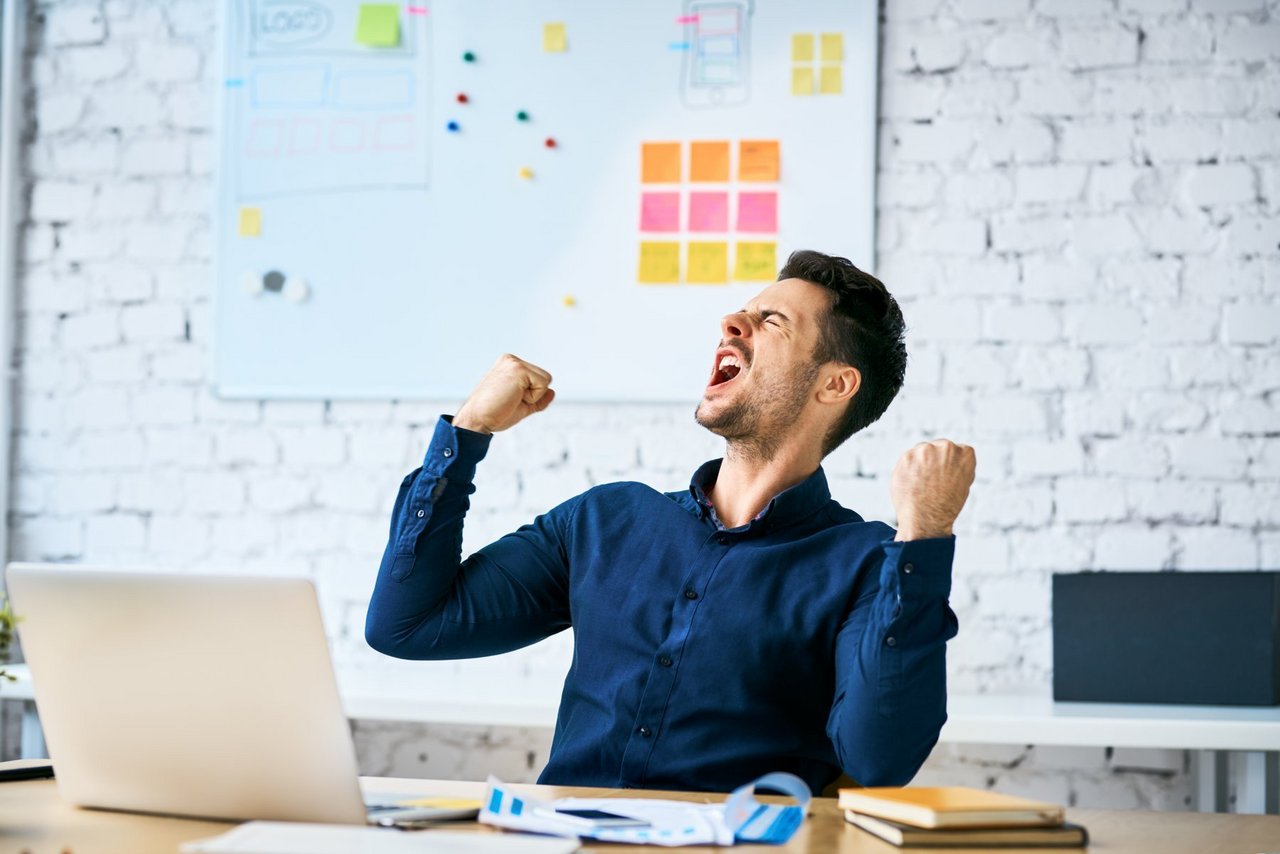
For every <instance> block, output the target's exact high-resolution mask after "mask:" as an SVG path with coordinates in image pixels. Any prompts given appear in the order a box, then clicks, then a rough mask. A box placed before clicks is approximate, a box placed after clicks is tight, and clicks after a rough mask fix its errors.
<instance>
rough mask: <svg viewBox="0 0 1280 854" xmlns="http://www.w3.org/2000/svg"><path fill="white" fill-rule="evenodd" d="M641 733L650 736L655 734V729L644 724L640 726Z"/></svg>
mask: <svg viewBox="0 0 1280 854" xmlns="http://www.w3.org/2000/svg"><path fill="white" fill-rule="evenodd" d="M640 734H641V735H642V736H644V737H645V738H648V737H649V736H651V735H653V730H651V729H649V728H648V727H647V726H642V727H640Z"/></svg>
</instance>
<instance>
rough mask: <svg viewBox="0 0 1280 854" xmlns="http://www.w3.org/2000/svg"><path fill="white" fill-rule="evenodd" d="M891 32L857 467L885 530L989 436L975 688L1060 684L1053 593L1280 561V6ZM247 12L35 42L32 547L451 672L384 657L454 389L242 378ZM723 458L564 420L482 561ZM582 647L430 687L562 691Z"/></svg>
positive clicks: (979, 545) (402, 746)
mask: <svg viewBox="0 0 1280 854" xmlns="http://www.w3.org/2000/svg"><path fill="white" fill-rule="evenodd" d="M883 11H884V17H885V22H884V29H883V63H882V80H881V112H882V119H881V123H880V125H881V127H880V138H881V148H880V163H879V182H880V185H879V215H880V223H881V228H880V241H879V264H878V272H879V273H880V274H881V275H882V276H883V277H884V278H885V280H886V282H887V283H888V285H889V287H890V288H891V289H892V290H894V291H895V293H897V294H898V295H899V297H900V299H901V301H902V304H903V308H904V311H905V314H906V317H907V321H908V324H909V326H910V331H909V334H910V346H911V349H912V364H911V368H910V371H909V375H908V381H907V388H906V390H904V392H903V394H902V395H901V397H900V399H899V400H898V401H897V402H895V404H894V406H893V407H892V409H891V410H890V412H889V413H888V414H887V415H886V416H885V418H883V419H882V420H881V422H880V423H878V424H876V425H875V426H874V427H872V428H871V429H870V430H868V431H867V432H866V434H865V435H863V436H859V437H857V438H855V439H854V440H853V441H852V442H851V443H850V445H849V446H848V447H846V448H844V449H842V450H841V451H840V452H839V453H838V454H836V455H835V456H833V457H832V458H831V460H829V462H828V469H829V473H830V475H831V483H832V487H833V491H834V492H835V493H836V497H837V498H839V499H840V500H842V501H844V502H845V503H847V504H849V505H850V506H852V507H854V508H856V509H858V510H859V511H861V512H863V513H864V514H866V515H868V516H871V517H885V516H887V515H888V514H890V513H891V507H890V505H889V502H888V497H887V493H888V489H887V483H886V478H887V476H888V472H889V470H890V469H891V467H892V464H893V462H894V460H895V459H896V457H897V455H898V454H899V453H901V451H902V450H904V449H905V448H906V447H908V446H910V445H911V444H912V443H914V442H916V441H919V440H923V439H929V438H933V437H935V436H937V435H949V436H952V437H954V438H956V439H959V440H962V441H969V442H972V443H973V444H974V445H975V446H976V447H977V449H978V455H979V460H980V466H979V472H978V481H977V483H976V485H975V488H974V491H973V498H972V504H971V506H970V507H969V509H968V510H967V511H966V513H965V515H964V516H962V517H961V520H960V523H959V530H960V532H961V542H960V546H959V548H958V554H957V566H956V579H955V597H954V604H955V607H956V609H957V611H958V612H959V614H960V617H961V620H962V630H961V634H960V636H959V638H958V639H957V640H956V642H955V646H954V649H953V654H952V656H951V659H950V671H951V685H952V686H953V689H955V690H997V689H1002V688H1033V689H1040V690H1044V689H1045V688H1046V687H1047V685H1048V680H1049V679H1050V676H1051V648H1050V642H1049V637H1050V635H1049V589H1050V588H1049V580H1050V575H1051V574H1052V573H1053V572H1055V571H1075V570H1080V569H1085V568H1109V569H1160V568H1173V569H1182V568H1210V569H1213V568H1239V567H1250V566H1257V565H1259V561H1262V562H1265V563H1266V564H1267V565H1268V566H1270V567H1273V568H1274V566H1275V564H1276V563H1277V562H1278V561H1280V502H1278V501H1277V495H1278V494H1280V484H1278V483H1277V481H1278V480H1280V448H1278V446H1277V445H1278V443H1277V438H1276V437H1277V434H1278V433H1280V411H1278V408H1280V396H1278V395H1280V357H1278V356H1277V351H1276V347H1277V344H1278V343H1280V340H1278V339H1280V119H1277V112H1278V111H1280V2H1277V0H1270V2H1267V0H888V2H887V3H885V4H883ZM214 20H215V4H214V2H213V0H181V2H161V0H155V2H145V3H129V2H102V0H99V1H98V2H93V0H88V2H82V1H81V0H59V2H53V1H52V0H45V2H43V3H42V4H41V5H40V7H39V9H38V20H35V21H33V27H34V38H33V39H32V40H31V44H32V48H31V51H32V56H31V70H32V74H33V80H34V82H33V85H32V91H31V92H30V98H29V101H28V103H29V121H30V123H31V124H30V128H29V132H28V134H27V137H28V138H29V140H30V141H29V146H28V148H27V149H26V151H25V158H24V162H25V164H26V169H27V177H28V182H29V185H30V196H29V206H28V209H27V216H26V222H25V226H24V227H25V234H24V236H23V241H22V243H23V248H24V258H23V268H22V274H21V283H20V292H19V295H18V296H19V299H18V302H19V317H18V332H17V334H18V352H17V364H18V391H17V407H16V410H17V412H16V420H15V430H14V444H15V467H14V481H13V485H12V486H13V495H14V507H13V514H12V518H11V520H10V525H11V530H12V533H13V556H14V557H16V558H23V559H56V560H72V561H95V562H123V561H139V560H140V561H148V562H164V563H169V564H178V565H183V566H193V567H232V566H235V567H246V568H253V569H259V570H262V571H284V570H294V569H299V568H300V569H303V570H307V571H310V572H311V573H313V574H314V575H315V577H316V578H317V579H318V580H319V583H320V585H321V589H322V595H323V597H324V599H325V603H324V604H325V614H326V619H327V620H328V621H329V627H330V630H331V634H332V635H333V638H334V642H335V654H336V655H337V657H338V661H339V666H340V667H341V668H343V669H344V670H345V671H349V670H352V669H364V670H370V671H375V672H376V671H379V670H380V669H385V670H386V671H387V672H388V673H391V672H394V673H396V674H398V675H399V678H404V677H405V674H408V677H407V678H410V679H413V678H419V677H417V674H420V673H422V672H423V671H422V670H421V669H418V668H419V667H420V666H419V665H412V666H410V667H408V668H407V669H403V668H393V666H392V665H391V664H390V663H389V662H387V661H385V660H383V659H381V658H380V657H379V656H377V655H375V654H373V653H371V652H370V651H368V650H367V649H365V648H364V647H363V644H362V643H361V642H360V632H361V622H362V619H363V610H364V605H365V601H364V600H365V598H366V597H367V595H368V590H369V587H370V584H371V580H372V575H373V572H374V569H375V567H376V561H377V559H378V556H379V554H380V551H381V548H382V545H383V538H384V536H385V527H386V522H387V520H386V513H387V511H388V509H389V507H390V504H391V501H392V498H393V497H394V492H395V488H396V485H397V484H398V482H399V479H400V477H401V476H402V475H403V473H404V472H405V471H406V470H407V469H409V468H410V467H412V466H413V465H414V464H415V460H416V458H417V456H418V455H419V454H421V452H422V449H423V447H424V445H425V442H426V439H427V436H428V435H429V431H430V429H431V425H432V423H433V421H434V419H435V416H436V414H437V413H439V412H440V411H448V410H451V409H452V408H453V407H454V406H456V401H441V402H428V403H420V402H415V403H403V402H372V403H345V402H337V401H335V402H282V401H267V402H257V401H222V400H218V399H216V398H214V397H213V396H211V395H210V393H209V392H208V390H207V388H206V385H205V367H206V365H207V359H208V354H209V348H210V345H211V341H210V324H209V293H208V292H209V285H208V282H209V276H210V269H209V261H210V255H211V249H210V243H209V234H210V222H209V211H210V206H211V204H212V192H213V172H214V163H213V140H214V130H215V121H214V116H213V104H214V100H215V97H214V96H215V85H214V80H213V78H212V75H213V73H214V72H213V69H214V68H215V66H216V57H215V54H214V47H215V33H214V26H215V24H214ZM818 248H823V249H829V250H838V249H839V247H818ZM549 367H551V368H552V369H554V367H555V366H549ZM718 449H719V448H718V444H717V442H716V441H714V438H713V437H710V436H709V435H708V434H706V433H704V432H702V431H701V430H699V429H698V428H697V427H696V426H695V425H694V424H693V423H692V420H691V418H690V413H689V412H688V411H687V409H686V408H685V407H664V406H623V407H599V406H570V405H557V406H556V407H553V408H552V410H550V411H549V412H547V413H546V414H545V415H543V416H541V417H539V418H537V419H534V420H533V421H531V422H530V423H528V424H526V425H522V426H521V427H520V428H519V429H518V430H517V431H515V433H513V434H509V435H504V436H502V437H500V438H499V439H498V440H497V441H496V442H495V445H494V447H493V451H492V453H491V455H490V459H489V460H488V461H487V462H486V464H485V466H484V467H483V468H482V470H481V473H480V475H479V478H478V486H479V492H478V493H477V495H476V499H475V509H474V510H473V512H472V515H471V517H470V518H469V520H468V525H467V529H466V539H467V544H466V545H467V548H474V547H476V546H478V545H481V544H483V543H484V542H487V541H488V540H490V539H492V538H494V537H496V536H498V535H500V534H502V533H504V532H506V531H508V530H511V529H512V528H514V527H516V526H518V525H519V524H521V523H522V522H524V521H527V520H528V519H529V518H530V517H531V516H532V515H533V514H534V513H537V512H540V511H542V510H545V509H546V508H547V507H548V506H550V505H551V504H553V503H557V502H559V501H561V500H563V499H564V498H566V497H568V496H569V495H571V494H573V493H575V492H577V491H580V490H582V489H584V488H586V487H587V486H589V485H591V484H592V483H597V482H601V481H605V480H612V479H619V478H632V479H638V480H644V481H646V482H649V483H652V484H654V485H655V486H659V487H662V488H676V487H679V486H680V485H681V484H682V483H685V482H687V481H686V478H687V477H688V475H689V473H690V472H691V471H692V469H693V468H694V466H696V465H697V464H698V463H699V462H701V461H702V460H703V459H706V458H707V457H710V456H713V455H715V454H717V452H718ZM570 644H571V639H570V638H569V637H568V636H567V635H565V636H561V637H558V638H556V639H553V640H552V641H551V642H549V643H548V644H544V645H542V646H539V647H535V648H533V649H531V650H529V651H526V652H523V653H520V654H516V655H513V656H508V657H503V658H500V659H496V660H492V661H485V662H472V663H461V664H457V665H440V666H439V667H438V668H437V669H435V670H433V671H432V673H433V674H436V675H435V676H434V677H433V678H436V679H441V678H443V679H448V678H451V677H450V674H461V675H462V676H465V675H466V674H473V675H474V674H481V675H483V674H491V675H492V674H502V678H504V679H509V680H516V683H517V684H519V681H520V680H524V682H525V683H526V684H528V683H533V682H539V683H546V682H554V681H555V680H556V679H558V678H559V677H560V674H561V673H562V672H563V669H564V665H565V662H566V661H567V658H566V656H567V653H568V650H569V649H570ZM357 738H358V743H359V745H360V748H361V757H362V764H363V765H364V766H365V767H366V768H367V769H368V770H373V771H379V772H387V773H420V774H425V775H429V776H431V775H434V776H447V775H449V774H457V775H460V776H470V777H474V776H477V775H479V774H480V773H481V772H483V771H486V770H490V769H492V768H498V769H501V770H502V771H503V773H505V774H507V775H508V776H510V777H512V778H513V779H516V778H529V777H531V776H532V775H533V774H535V773H536V771H537V769H538V768H539V767H540V766H541V764H542V762H543V761H544V759H545V754H546V747H547V741H546V733H544V732H539V731H519V730H496V729H492V728H479V729H477V728H475V727H469V728H467V727H455V728H439V727H433V728H431V729H430V730H429V731H424V730H421V729H417V728H403V727H400V728H397V727H388V726H382V725H378V726H373V725H361V726H360V727H359V728H358V730H357ZM1148 753H1150V754H1152V755H1150V756H1148V755H1146V754H1148ZM1122 754H1123V755H1122ZM1155 754H1159V755H1155ZM920 779H921V782H928V781H936V782H964V783H970V784H977V785H986V784H994V785H998V786H1000V787H1001V788H1003V789H1006V790H1009V791H1021V792H1024V793H1027V794H1032V795H1041V796H1044V797H1048V798H1051V799H1054V800H1059V801H1063V802H1068V803H1073V804H1078V805H1082V806H1152V807H1158V808H1182V807H1185V806H1186V805H1187V803H1188V796H1189V792H1188V784H1187V777H1186V773H1185V761H1184V757H1183V756H1182V755H1181V754H1176V753H1175V754H1173V755H1172V756H1169V755H1165V754H1164V753H1162V752H1142V751H1138V752H1133V751H1127V752H1121V751H1116V752H1115V753H1111V752H1109V751H1104V750H1102V749H1101V748H1099V749H1098V750H1096V751H1089V750H1075V751H1063V750H1057V749H1053V748H1044V747H1040V748H1034V749H1033V748H1023V747H1015V748H993V747H982V746H966V747H947V748H945V749H940V750H939V751H938V752H937V753H936V754H935V756H934V758H933V759H932V760H931V761H930V763H929V765H928V766H927V767H926V770H925V772H924V773H923V774H922V776H921V778H920Z"/></svg>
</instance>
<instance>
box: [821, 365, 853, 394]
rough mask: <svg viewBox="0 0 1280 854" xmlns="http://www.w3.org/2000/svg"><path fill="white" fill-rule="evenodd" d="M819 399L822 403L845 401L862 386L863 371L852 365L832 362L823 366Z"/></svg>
mask: <svg viewBox="0 0 1280 854" xmlns="http://www.w3.org/2000/svg"><path fill="white" fill-rule="evenodd" d="M823 376H824V379H823V381H822V385H821V387H820V388H819V389H818V400H819V401H821V402H822V403H844V402H846V401H848V400H849V399H851V398H852V397H853V396H854V395H855V394H857V393H858V389H860V388H862V372H861V371H859V370H858V369H857V368H855V367H853V366H852V365H841V364H838V363H835V362H832V363H830V364H828V365H826V366H824V367H823Z"/></svg>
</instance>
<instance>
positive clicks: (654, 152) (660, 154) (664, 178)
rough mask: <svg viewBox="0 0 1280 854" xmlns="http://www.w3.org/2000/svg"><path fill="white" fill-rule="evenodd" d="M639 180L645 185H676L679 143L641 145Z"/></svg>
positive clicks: (678, 176) (678, 169)
mask: <svg viewBox="0 0 1280 854" xmlns="http://www.w3.org/2000/svg"><path fill="white" fill-rule="evenodd" d="M640 180H641V181H642V182H644V183H645V184H674V183H678V182H679V181H680V143H678V142H646V143H642V144H641V146H640Z"/></svg>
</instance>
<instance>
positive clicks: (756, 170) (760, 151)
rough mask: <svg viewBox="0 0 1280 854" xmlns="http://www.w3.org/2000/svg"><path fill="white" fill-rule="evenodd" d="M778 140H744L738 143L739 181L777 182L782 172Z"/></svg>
mask: <svg viewBox="0 0 1280 854" xmlns="http://www.w3.org/2000/svg"><path fill="white" fill-rule="evenodd" d="M778 159H779V158H778V141H777V140H776V139H744V140H742V141H741V142H740V143H738V180H739V181H777V180H778V174H779V171H780V168H779V163H778Z"/></svg>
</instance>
